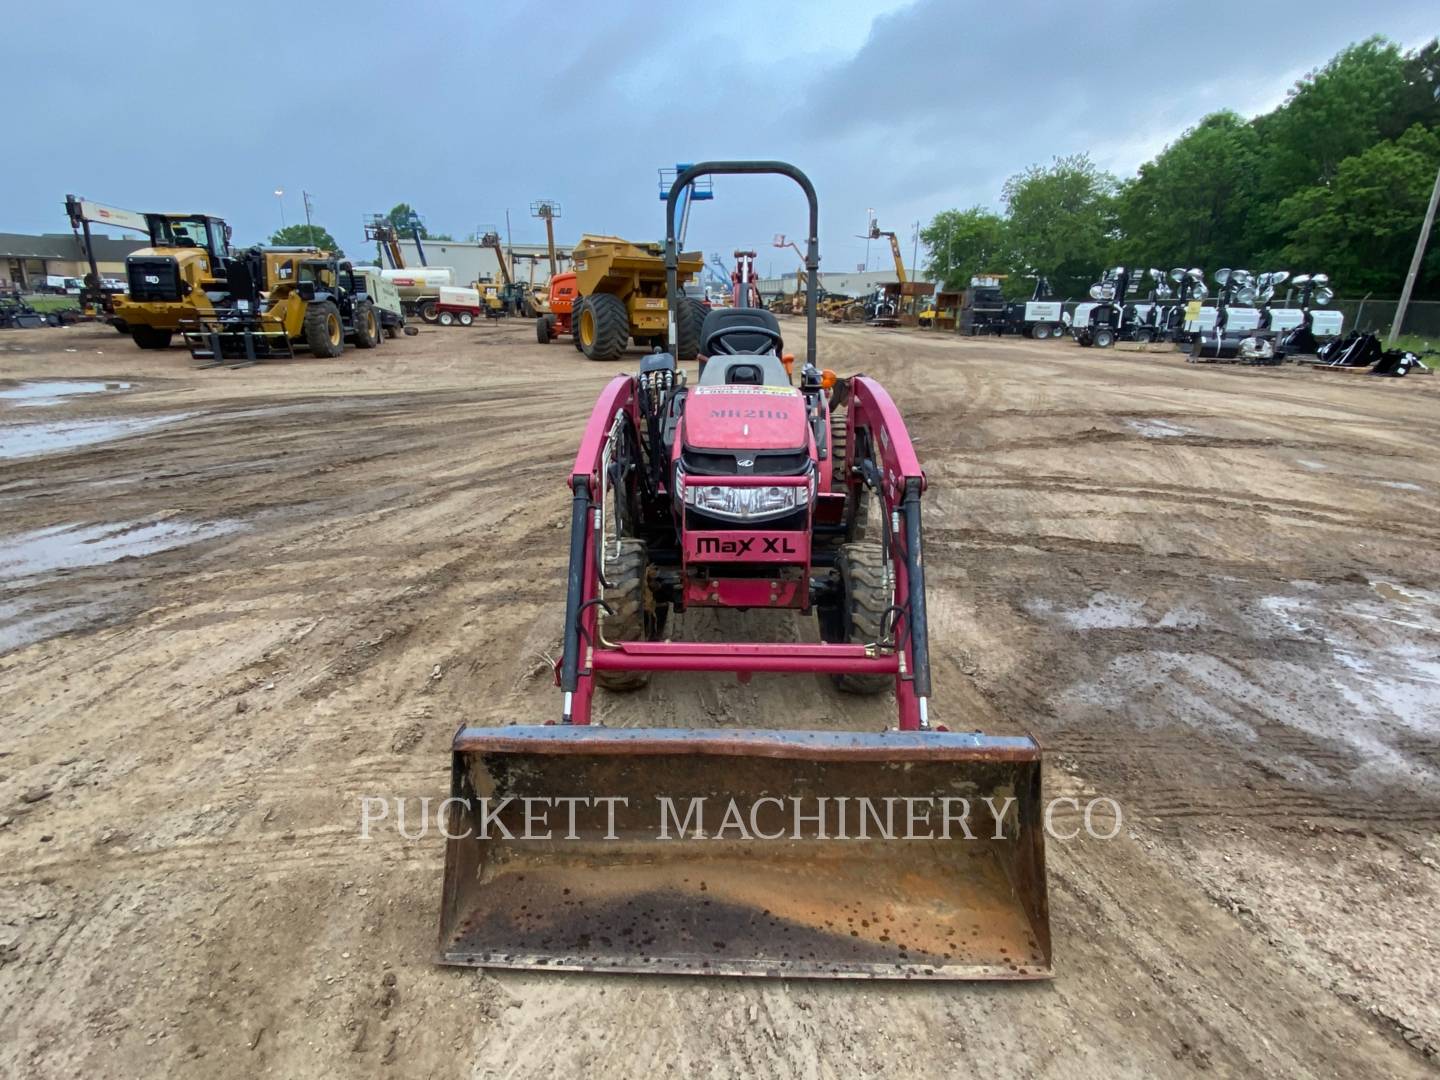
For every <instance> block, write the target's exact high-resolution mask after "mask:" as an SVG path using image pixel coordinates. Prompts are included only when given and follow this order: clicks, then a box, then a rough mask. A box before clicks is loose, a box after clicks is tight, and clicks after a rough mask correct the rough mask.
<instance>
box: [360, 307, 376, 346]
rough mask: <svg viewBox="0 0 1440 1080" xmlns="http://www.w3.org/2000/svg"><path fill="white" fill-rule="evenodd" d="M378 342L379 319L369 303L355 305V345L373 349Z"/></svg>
mask: <svg viewBox="0 0 1440 1080" xmlns="http://www.w3.org/2000/svg"><path fill="white" fill-rule="evenodd" d="M379 344H380V320H379V319H378V318H377V317H376V315H375V308H374V307H373V306H372V305H370V304H356V305H355V347H356V348H357V349H373V348H375V346H376V345H379Z"/></svg>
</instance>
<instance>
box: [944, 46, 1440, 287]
mask: <svg viewBox="0 0 1440 1080" xmlns="http://www.w3.org/2000/svg"><path fill="white" fill-rule="evenodd" d="M1437 168H1440V42H1437V41H1435V40H1432V41H1431V42H1429V43H1428V44H1426V45H1424V46H1423V47H1421V48H1418V49H1415V50H1413V51H1411V52H1404V51H1402V50H1401V48H1400V47H1399V46H1398V45H1396V44H1394V43H1393V42H1390V41H1387V40H1386V39H1384V38H1381V37H1372V38H1369V39H1368V40H1366V41H1363V42H1360V43H1359V44H1356V45H1352V46H1350V47H1349V48H1347V49H1345V50H1343V51H1342V52H1340V53H1339V54H1338V55H1336V56H1335V57H1334V58H1333V59H1332V60H1331V61H1330V62H1329V63H1327V64H1326V65H1325V66H1324V67H1322V68H1320V69H1318V70H1317V71H1314V72H1312V73H1310V74H1309V75H1307V76H1306V77H1305V78H1303V79H1301V80H1300V81H1299V82H1298V83H1296V85H1295V86H1294V87H1293V88H1292V89H1291V90H1290V92H1289V94H1288V95H1287V97H1286V99H1285V101H1284V102H1283V103H1282V104H1281V105H1279V106H1278V107H1277V108H1275V109H1274V110H1273V111H1271V112H1268V113H1265V114H1263V115H1261V116H1257V117H1254V118H1253V119H1250V120H1246V119H1245V118H1243V117H1241V116H1239V115H1238V114H1236V113H1234V112H1231V111H1224V112H1217V113H1212V114H1211V115H1209V116H1206V117H1205V118H1204V119H1202V120H1201V121H1200V122H1199V123H1198V124H1196V125H1195V126H1194V127H1192V128H1190V129H1188V130H1187V131H1185V132H1184V133H1183V134H1182V135H1181V136H1180V137H1179V138H1178V139H1176V140H1175V141H1174V142H1173V143H1171V144H1170V145H1168V146H1167V147H1165V149H1164V150H1163V151H1161V152H1160V154H1159V155H1157V156H1156V157H1155V158H1154V159H1153V160H1151V161H1147V162H1145V164H1143V165H1141V166H1140V168H1139V170H1138V171H1137V173H1136V175H1134V176H1132V177H1129V178H1127V179H1123V180H1122V179H1120V178H1118V177H1116V176H1114V175H1113V174H1111V173H1108V172H1105V171H1104V170H1102V169H1100V168H1098V167H1097V166H1096V165H1095V164H1094V162H1092V161H1091V160H1090V158H1089V156H1088V155H1087V154H1083V153H1081V154H1073V155H1070V156H1067V157H1057V158H1055V159H1054V160H1053V161H1052V162H1051V164H1049V165H1045V166H1042V165H1032V166H1031V167H1030V168H1028V169H1026V170H1024V171H1023V172H1020V173H1017V174H1016V175H1014V176H1012V177H1010V179H1009V180H1007V181H1006V182H1005V185H1004V187H1003V188H1002V190H1001V206H1002V210H1001V212H999V213H996V212H995V211H993V210H991V209H989V208H987V207H984V206H973V207H971V208H970V209H968V210H946V211H943V212H942V213H939V214H937V215H936V216H935V218H934V220H932V221H931V222H930V224H929V226H928V227H927V228H925V229H924V230H922V232H921V234H920V235H921V239H922V240H923V241H924V243H925V245H926V247H927V248H928V250H929V265H928V270H929V273H930V276H931V278H932V279H933V280H935V281H937V282H943V287H945V288H947V289H963V288H965V287H966V286H967V285H968V284H969V282H970V278H971V276H972V275H975V274H980V273H1000V274H1006V275H1008V278H1007V279H1006V282H1005V286H1006V291H1007V292H1009V293H1010V294H1011V295H1017V296H1018V295H1022V294H1023V295H1028V294H1029V292H1030V291H1031V289H1032V288H1033V286H1034V277H1035V276H1036V275H1043V276H1045V277H1046V278H1048V279H1049V281H1050V283H1051V285H1052V287H1053V288H1054V290H1055V292H1056V293H1057V294H1058V295H1062V296H1067V295H1069V296H1074V295H1081V294H1083V293H1084V292H1085V290H1086V289H1087V288H1088V287H1089V285H1090V283H1091V282H1093V281H1095V280H1096V279H1097V278H1098V276H1099V273H1100V271H1101V270H1102V269H1103V268H1104V267H1106V266H1112V265H1116V264H1119V265H1127V266H1128V265H1136V266H1141V265H1143V266H1147V267H1149V266H1156V267H1160V268H1162V269H1168V268H1169V267H1171V266H1175V265H1181V264H1183V265H1185V266H1199V267H1203V268H1204V269H1205V270H1206V272H1207V274H1208V273H1209V272H1213V271H1214V270H1215V269H1217V268H1219V267H1221V266H1243V267H1247V268H1249V269H1252V270H1255V271H1257V272H1258V271H1262V270H1267V269H1289V270H1291V271H1292V272H1295V273H1307V272H1315V271H1324V272H1325V273H1328V274H1329V275H1330V276H1331V278H1332V279H1333V280H1334V281H1335V282H1336V284H1337V285H1338V286H1339V287H1340V288H1341V289H1342V290H1343V294H1344V295H1359V294H1364V293H1369V292H1373V293H1375V294H1377V295H1381V296H1396V295H1398V294H1399V292H1400V288H1401V285H1402V284H1403V282H1404V279H1405V274H1406V272H1407V270H1408V269H1409V265H1410V258H1411V255H1412V253H1413V251H1414V245H1415V238H1416V235H1417V233H1418V232H1419V229H1420V223H1421V220H1422V218H1423V217H1424V214H1425V207H1426V205H1427V203H1428V202H1429V198H1430V191H1431V186H1432V185H1433V184H1434V182H1435V174H1436V169H1437ZM1415 295H1416V296H1417V297H1422V296H1423V297H1428V298H1437V299H1440V242H1432V244H1431V247H1430V250H1429V252H1428V253H1427V257H1426V259H1425V262H1424V263H1423V265H1422V268H1421V274H1420V278H1419V280H1418V281H1417V282H1416V293H1415Z"/></svg>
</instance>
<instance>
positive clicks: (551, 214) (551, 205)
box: [530, 199, 561, 277]
mask: <svg viewBox="0 0 1440 1080" xmlns="http://www.w3.org/2000/svg"><path fill="white" fill-rule="evenodd" d="M530 216H531V217H535V218H540V219H541V220H542V221H544V222H545V244H546V247H547V248H548V249H549V254H550V276H551V277H554V276H555V219H556V218H558V217H560V216H561V213H560V204H559V203H558V202H556V201H555V200H554V199H536V200H535V201H534V202H532V203H531V204H530Z"/></svg>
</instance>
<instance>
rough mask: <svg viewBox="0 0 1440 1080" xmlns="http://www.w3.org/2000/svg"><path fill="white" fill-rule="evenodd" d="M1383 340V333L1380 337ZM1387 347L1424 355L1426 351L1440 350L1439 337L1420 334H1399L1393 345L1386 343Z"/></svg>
mask: <svg viewBox="0 0 1440 1080" xmlns="http://www.w3.org/2000/svg"><path fill="white" fill-rule="evenodd" d="M1380 340H1381V341H1382V342H1383V341H1384V340H1385V339H1384V337H1383V335H1382V337H1381V339H1380ZM1385 347H1386V348H1387V349H1406V350H1408V351H1410V352H1413V353H1414V354H1415V355H1416V356H1424V355H1425V354H1426V353H1436V352H1440V337H1425V336H1422V335H1420V334H1401V335H1400V336H1399V337H1398V338H1396V339H1395V344H1394V345H1386V346H1385Z"/></svg>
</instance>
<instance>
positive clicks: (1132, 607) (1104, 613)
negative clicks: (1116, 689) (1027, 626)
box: [1025, 592, 1205, 630]
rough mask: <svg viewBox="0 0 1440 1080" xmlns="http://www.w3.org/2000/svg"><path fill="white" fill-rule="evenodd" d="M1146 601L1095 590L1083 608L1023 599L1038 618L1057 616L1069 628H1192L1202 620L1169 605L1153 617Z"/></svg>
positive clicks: (1027, 607)
mask: <svg viewBox="0 0 1440 1080" xmlns="http://www.w3.org/2000/svg"><path fill="white" fill-rule="evenodd" d="M1147 603H1148V601H1146V600H1145V599H1143V598H1139V597H1133V596H1117V595H1115V594H1114V593H1109V592H1097V593H1095V594H1094V595H1093V596H1091V597H1090V599H1089V601H1088V602H1087V603H1086V604H1085V606H1084V607H1083V608H1072V609H1070V610H1068V611H1056V610H1055V607H1054V605H1053V604H1051V603H1050V602H1049V601H1048V600H1044V599H1042V598H1035V599H1034V600H1030V601H1026V603H1025V609H1026V610H1027V611H1028V612H1030V614H1032V615H1038V616H1041V617H1042V618H1055V617H1058V618H1059V620H1060V622H1062V623H1064V624H1065V625H1066V626H1068V627H1069V628H1070V629H1072V630H1148V629H1157V628H1159V629H1175V630H1194V629H1196V628H1197V627H1200V626H1203V625H1204V624H1205V616H1204V615H1203V614H1201V613H1200V612H1197V611H1191V610H1189V609H1188V608H1185V607H1177V608H1171V609H1170V610H1168V611H1166V612H1165V613H1164V614H1163V615H1161V616H1160V617H1159V618H1158V619H1157V618H1155V617H1153V615H1152V614H1148V613H1147V612H1146V610H1145V608H1146V604H1147Z"/></svg>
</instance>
